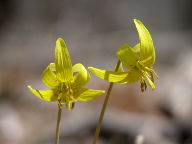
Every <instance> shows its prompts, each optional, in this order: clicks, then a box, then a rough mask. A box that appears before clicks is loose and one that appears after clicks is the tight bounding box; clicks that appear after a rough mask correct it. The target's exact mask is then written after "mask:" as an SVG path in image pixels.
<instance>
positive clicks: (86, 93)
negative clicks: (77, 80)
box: [76, 88, 105, 102]
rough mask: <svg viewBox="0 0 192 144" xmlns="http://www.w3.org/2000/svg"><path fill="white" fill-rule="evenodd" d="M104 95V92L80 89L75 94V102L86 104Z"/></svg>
mask: <svg viewBox="0 0 192 144" xmlns="http://www.w3.org/2000/svg"><path fill="white" fill-rule="evenodd" d="M104 93H105V91H104V90H93V89H87V88H81V89H79V90H78V92H77V93H76V97H77V100H79V101H84V102H86V101H90V100H93V99H95V98H97V97H99V96H100V95H102V94H104Z"/></svg>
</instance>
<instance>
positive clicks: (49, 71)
mask: <svg viewBox="0 0 192 144" xmlns="http://www.w3.org/2000/svg"><path fill="white" fill-rule="evenodd" d="M52 66H53V64H49V65H48V66H47V68H46V69H45V70H44V71H43V73H42V75H41V79H42V81H43V83H44V84H45V85H46V86H47V87H49V88H52V89H54V88H57V87H58V86H59V84H60V82H59V81H58V79H57V77H56V75H55V73H53V68H52Z"/></svg>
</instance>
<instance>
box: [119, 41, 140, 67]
mask: <svg viewBox="0 0 192 144" xmlns="http://www.w3.org/2000/svg"><path fill="white" fill-rule="evenodd" d="M117 57H118V58H119V59H120V61H121V62H122V63H123V65H124V66H125V67H127V68H128V69H129V70H131V69H133V67H135V65H136V62H137V60H138V59H139V56H138V55H137V53H136V52H135V51H134V49H133V48H131V47H130V46H129V45H128V44H124V45H123V46H122V47H121V48H119V49H118V50H117Z"/></svg>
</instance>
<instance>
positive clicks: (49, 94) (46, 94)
mask: <svg viewBox="0 0 192 144" xmlns="http://www.w3.org/2000/svg"><path fill="white" fill-rule="evenodd" d="M27 87H28V88H29V90H30V91H31V92H32V93H33V94H34V95H35V96H37V97H38V98H40V99H42V100H45V101H57V92H56V91H55V90H45V91H43V90H36V89H33V88H32V87H31V86H27Z"/></svg>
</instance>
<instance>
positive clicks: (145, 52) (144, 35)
mask: <svg viewBox="0 0 192 144" xmlns="http://www.w3.org/2000/svg"><path fill="white" fill-rule="evenodd" d="M134 23H135V26H136V28H137V31H138V34H139V39H140V60H141V61H142V62H143V64H144V65H146V66H149V67H151V66H152V65H153V64H154V62H155V48H154V45H153V40H152V38H151V35H150V33H149V31H148V30H147V28H146V27H145V26H144V25H143V24H142V22H141V21H139V20H137V19H134Z"/></svg>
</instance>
